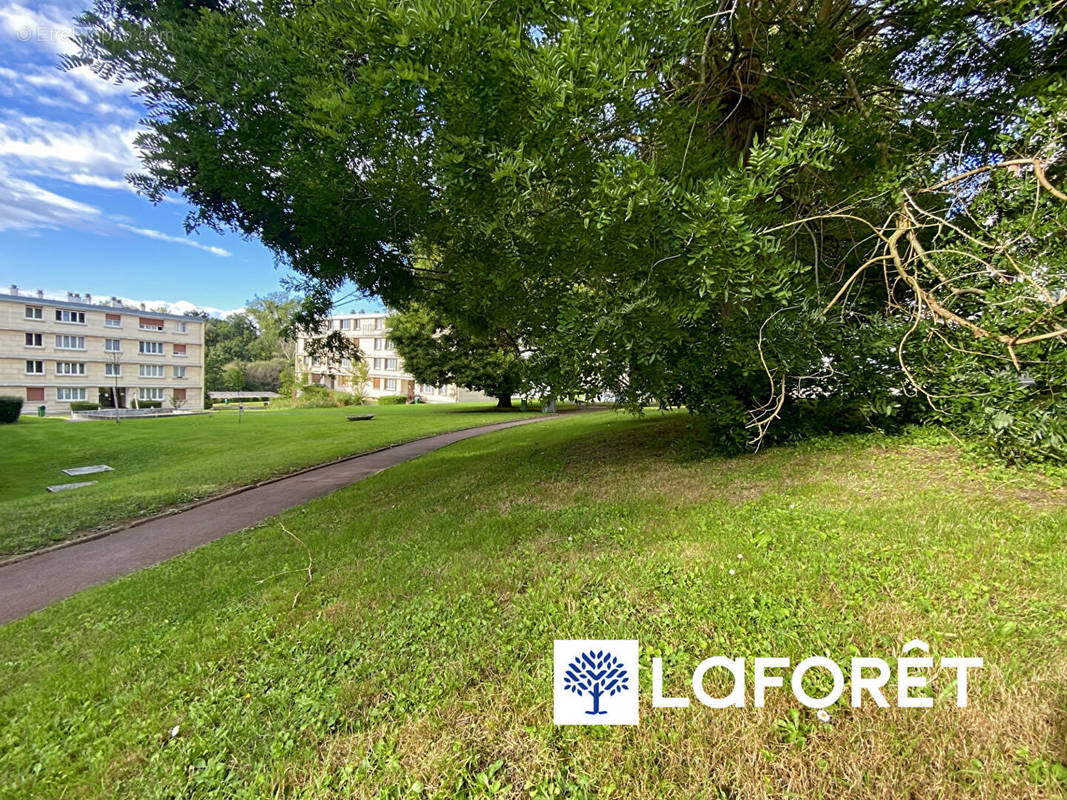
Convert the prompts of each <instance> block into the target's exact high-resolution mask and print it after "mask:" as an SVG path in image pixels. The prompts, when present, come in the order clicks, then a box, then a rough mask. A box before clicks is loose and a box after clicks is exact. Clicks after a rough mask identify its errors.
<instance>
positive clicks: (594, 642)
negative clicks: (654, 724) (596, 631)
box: [552, 639, 639, 725]
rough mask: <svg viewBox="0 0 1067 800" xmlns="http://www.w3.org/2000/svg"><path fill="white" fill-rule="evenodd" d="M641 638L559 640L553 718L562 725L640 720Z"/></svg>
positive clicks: (554, 650) (554, 653)
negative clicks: (639, 667) (639, 677)
mask: <svg viewBox="0 0 1067 800" xmlns="http://www.w3.org/2000/svg"><path fill="white" fill-rule="evenodd" d="M637 670H638V645H637V640H636V639H556V640H555V642H554V643H553V648H552V678H553V683H552V699H553V713H552V718H553V720H554V721H555V723H556V724H557V725H636V724H637V723H638V705H639V703H638V679H637Z"/></svg>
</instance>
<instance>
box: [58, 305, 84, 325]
mask: <svg viewBox="0 0 1067 800" xmlns="http://www.w3.org/2000/svg"><path fill="white" fill-rule="evenodd" d="M56 322H72V323H74V324H76V325H84V324H85V312H84V311H67V310H66V309H62V308H57V309H56Z"/></svg>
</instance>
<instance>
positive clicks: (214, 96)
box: [74, 0, 1067, 443]
mask: <svg viewBox="0 0 1067 800" xmlns="http://www.w3.org/2000/svg"><path fill="white" fill-rule="evenodd" d="M84 23H85V32H84V34H83V35H82V36H81V45H82V52H81V55H80V56H79V57H78V58H76V59H74V61H75V62H76V63H85V64H89V65H91V66H92V67H93V68H94V69H96V70H98V71H99V72H100V73H101V74H103V75H105V76H107V77H117V78H127V79H130V80H134V81H137V82H138V84H139V86H140V92H141V94H142V96H143V97H144V99H145V100H146V102H147V103H148V105H149V109H150V114H149V118H148V125H149V131H148V133H146V134H145V135H144V136H142V137H141V139H140V141H139V144H140V146H141V148H142V150H143V151H144V154H145V165H146V169H147V172H146V174H145V175H142V176H140V177H139V178H138V179H137V182H138V184H139V186H140V187H141V188H142V189H143V190H144V191H146V192H147V193H148V194H149V195H150V196H154V197H161V196H163V195H164V194H166V193H167V192H171V191H176V192H181V193H182V194H184V196H185V197H186V198H187V199H188V200H189V201H191V202H192V203H193V205H194V207H195V208H196V212H195V213H194V215H193V217H192V219H191V220H190V222H191V223H192V224H209V225H216V226H229V227H233V228H236V229H238V230H240V231H242V232H244V233H246V234H249V235H254V236H257V237H259V238H261V239H262V240H263V241H264V242H265V243H266V244H267V245H268V246H269V247H271V248H272V249H273V250H274V251H275V252H276V253H277V254H278V255H279V256H280V257H281V258H283V259H284V260H286V261H287V262H288V263H289V264H290V265H291V266H292V267H293V268H294V269H295V270H296V271H297V272H298V273H300V274H303V275H304V276H306V278H307V284H306V286H304V287H303V289H304V291H305V292H306V295H307V297H308V303H307V305H306V307H305V314H304V317H303V319H304V322H305V324H308V325H310V324H312V322H313V319H312V318H313V317H315V316H321V314H323V313H325V310H326V309H327V308H328V307H329V302H330V296H331V294H332V292H333V291H335V290H336V289H337V288H338V287H340V286H341V285H342V283H343V282H344V281H346V280H349V279H350V280H352V281H354V282H355V284H356V285H357V287H358V288H360V289H362V290H364V291H370V292H374V293H376V294H378V295H380V296H381V297H382V298H383V299H384V300H385V301H386V302H387V303H388V304H390V305H391V306H394V307H401V308H404V307H407V306H409V305H410V304H412V303H413V302H416V301H417V302H419V303H422V304H423V305H424V306H427V307H429V308H432V309H433V311H434V313H437V314H440V315H442V316H443V318H444V319H446V320H449V321H451V322H455V323H457V324H459V323H462V326H463V327H465V328H470V329H475V330H507V331H509V332H510V333H511V334H512V335H513V336H514V337H515V338H516V340H517V341H520V342H522V345H523V347H524V348H525V349H527V350H528V351H529V353H530V359H529V368H530V369H531V370H535V371H536V372H537V374H538V375H539V377H540V378H541V379H542V380H543V381H544V382H546V383H547V384H549V385H550V386H551V388H552V390H553V391H554V392H555V393H558V394H564V393H567V392H579V391H581V392H586V393H600V392H603V391H612V392H614V393H616V394H617V395H618V396H620V397H621V398H623V399H624V401H625V402H626V403H627V404H629V405H631V406H632V407H635V408H637V407H640V406H642V405H644V404H647V403H660V404H665V405H679V404H684V405H686V406H688V407H689V408H691V409H694V410H698V411H703V412H705V416H706V418H708V419H712V420H715V421H716V423H717V424H718V425H719V426H720V428H721V431H719V432H718V433H717V434H716V435H717V436H720V437H721V438H723V439H724V442H727V443H729V442H732V443H739V442H744V441H761V440H762V438H763V437H764V436H766V435H768V432H771V435H773V431H775V430H778V431H783V432H786V433H791V432H792V433H795V432H805V431H808V430H822V429H827V428H833V427H835V426H843V425H852V424H866V423H868V422H872V421H874V422H877V421H879V420H883V419H886V418H889V417H891V416H892V415H893V414H902V413H909V414H919V413H923V414H929V415H932V416H934V417H938V418H947V419H955V420H960V419H972V418H973V417H974V415H975V414H986V415H987V416H990V419H998V420H1000V421H1001V422H1003V419H1004V417H1003V416H997V415H998V414H1000V415H1003V414H1009V415H1011V414H1012V413H1021V411H1020V409H1023V408H1036V407H1040V406H1041V404H1042V403H1046V402H1047V401H1048V398H1049V397H1051V396H1052V395H1051V392H1052V391H1053V390H1057V391H1058V390H1059V389H1060V387H1062V383H1063V381H1064V379H1065V367H1064V356H1063V352H1064V336H1063V334H1064V333H1067V319H1065V318H1064V314H1065V309H1064V305H1063V303H1061V302H1060V297H1061V292H1062V291H1063V289H1064V284H1065V280H1064V268H1063V259H1062V256H1057V254H1056V252H1055V250H1054V249H1050V247H1049V246H1048V243H1049V242H1054V241H1056V237H1057V236H1061V237H1062V235H1063V232H1064V230H1065V226H1064V222H1065V220H1064V215H1063V210H1062V207H1063V199H1062V197H1061V196H1057V195H1056V192H1055V191H1053V189H1054V188H1055V187H1056V186H1058V185H1060V184H1062V180H1061V179H1062V178H1063V177H1064V164H1065V163H1067V158H1064V147H1063V138H1062V137H1063V133H1062V132H1063V129H1064V125H1065V113H1067V112H1065V109H1067V104H1065V102H1064V96H1065V86H1067V54H1065V50H1067V44H1065V43H1067V30H1065V22H1064V16H1063V14H1062V3H1059V2H1056V0H954V1H953V2H936V1H935V0H737V1H736V2H734V1H733V0H731V2H725V1H724V2H711V3H708V2H697V0H653V2H651V3H646V4H643V5H641V6H640V7H634V6H633V4H631V3H622V2H618V0H563V2H558V3H557V2H553V3H541V2H538V3H531V2H525V1H524V0H503V2H489V1H488V0H408V2H403V3H399V4H398V3H395V2H385V0H368V2H363V3H359V4H351V3H341V2H337V0H315V1H314V2H309V3H302V4H296V5H294V4H291V3H288V2H278V1H277V0H266V1H265V2H258V1H257V2H246V1H245V0H234V1H233V2H228V3H225V4H222V3H217V2H214V1H213V0H211V1H209V2H193V3H190V2H185V0H181V1H179V0H136V2H134V1H133V0H100V2H97V4H96V5H95V6H94V8H93V10H92V12H90V13H89V14H88V15H87V16H86V18H85V19H84ZM1016 157H1018V158H1019V159H1022V158H1030V159H1033V160H1032V161H1030V162H1026V163H1029V166H1026V165H1025V163H1023V162H1022V161H1021V160H1020V161H1019V162H1018V163H1017V164H1015V166H1017V167H1018V169H1016V170H1015V171H1014V172H1011V171H1009V170H1007V169H1006V168H1005V169H1000V168H997V169H993V170H988V169H986V170H984V171H982V172H979V173H974V174H973V176H972V177H971V178H968V179H967V180H965V181H962V182H954V183H951V184H940V181H941V179H942V178H944V177H945V176H946V175H951V174H960V173H966V172H968V170H970V169H972V168H979V169H983V168H986V167H990V166H991V165H993V164H995V163H998V162H1002V161H1004V160H1007V161H1013V160H1015V159H1016ZM932 187H937V188H932ZM1050 187H1051V188H1050ZM1039 189H1040V191H1038V190H1039ZM979 209H984V210H985V212H986V213H982V214H979V213H977V211H978V210H979ZM1035 233H1036V234H1037V235H1035ZM1009 234H1011V235H1010V237H1009V238H1002V237H1004V236H1008V235H1009ZM426 253H432V254H434V255H433V257H432V258H429V259H427V258H426V257H425V256H424V254H426ZM967 262H970V263H971V264H972V267H973V268H968V267H967V266H966V263H967ZM1005 265H1007V266H1005ZM842 292H843V294H842ZM975 320H977V322H975ZM966 322H971V323H972V324H973V325H974V328H975V329H972V328H969V327H968V326H967V325H966V324H965V323H966ZM1034 336H1040V337H1043V338H1039V339H1034V338H1033V337H1034ZM1024 341H1025V343H1021V342H1024ZM920 343H921V346H919V345H920ZM974 353H977V355H974ZM916 359H917V360H916ZM961 372H963V373H964V374H972V375H974V376H976V377H974V378H973V379H967V380H964V381H963V382H962V383H961V382H959V381H956V380H955V378H954V376H957V375H959V374H961ZM1028 381H1032V382H1028ZM977 397H984V398H985V400H984V401H981V405H982V407H981V408H977V407H976V406H975V404H976V403H978V401H977V400H974V398H977ZM968 398H970V399H968ZM783 420H786V421H788V422H789V423H790V424H788V425H781V424H777V423H781V422H782V421H783ZM998 424H1000V423H998Z"/></svg>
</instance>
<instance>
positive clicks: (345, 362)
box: [341, 358, 352, 369]
mask: <svg viewBox="0 0 1067 800" xmlns="http://www.w3.org/2000/svg"><path fill="white" fill-rule="evenodd" d="M341 366H342V367H344V368H345V369H348V368H349V367H351V366H352V359H351V358H342V359H341Z"/></svg>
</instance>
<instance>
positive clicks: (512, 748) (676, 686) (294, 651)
mask: <svg viewBox="0 0 1067 800" xmlns="http://www.w3.org/2000/svg"><path fill="white" fill-rule="evenodd" d="M212 422H213V421H207V422H206V423H205V424H211V423H212ZM684 424H685V420H684V418H681V417H679V416H673V417H668V418H666V419H663V418H659V417H650V418H646V419H642V420H632V419H627V418H622V417H618V416H615V415H612V414H588V415H582V416H576V417H571V418H562V419H559V420H555V421H552V422H548V423H545V424H542V425H535V426H530V427H523V428H518V429H514V430H510V431H505V432H501V433H494V434H490V435H488V436H484V437H479V438H477V439H473V440H470V441H467V442H463V443H461V444H458V445H454V446H451V447H449V448H446V449H444V450H441V451H438V452H436V453H433V454H431V455H429V456H427V457H424V458H421V459H418V460H416V461H413V462H410V463H408V464H404V465H401V466H399V467H395V468H393V469H390V470H388V471H387V472H384V473H382V474H380V475H377V476H375V477H373V478H371V479H368V480H366V481H364V482H361V483H359V484H356V485H354V486H352V487H349V488H348V489H345V490H343V491H340V492H337V493H335V494H333V495H330V496H328V497H325V498H322V499H320V500H317V501H315V502H312V503H310V504H308V505H306V506H304V507H301V508H299V509H294V510H292V511H290V512H288V513H286V514H285V515H283V516H282V517H280V518H278V519H277V520H272V521H269V522H268V523H266V524H264V525H262V526H259V527H257V528H254V529H250V530H248V531H244V532H241V533H238V534H234V535H232V536H230V537H227V538H226V539H223V540H220V541H219V542H216V543H214V544H211V545H209V546H206V547H203V548H201V549H199V550H196V551H194V552H192V553H190V554H187V555H185V556H183V557H181V558H178V559H175V560H173V561H171V562H168V563H166V564H163V565H160V566H158V567H155V568H152V569H149V570H145V571H144V572H141V573H138V574H135V575H132V576H129V577H127V578H125V579H122V580H119V581H116V582H114V583H112V584H110V585H107V586H103V587H98V588H95V589H92V590H89V591H85V592H83V593H81V594H79V595H77V596H75V597H73V598H70V599H68V600H66V601H64V602H62V603H60V604H58V605H56V606H54V607H52V608H50V609H47V610H45V611H43V612H40V613H37V614H35V615H33V616H31V617H29V618H26V619H24V620H21V621H18V622H15V623H12V624H10V625H8V626H6V627H4V628H2V629H0V654H2V655H0V687H2V688H0V796H3V797H12V798H29V797H33V798H52V797H56V798H58V797H64V798H79V797H108V798H112V797H116V798H138V800H143V799H145V798H164V797H168V798H170V797H220V798H221V797H225V798H267V797H286V798H350V797H356V798H363V797H366V798H370V797H380V798H415V797H441V798H457V799H458V798H489V797H509V798H648V799H649V800H652V799H653V798H657V799H658V798H675V797H679V798H681V797H684V798H759V797H775V798H786V797H794V798H843V797H849V798H890V797H892V798H898V797H900V798H903V797H907V798H913V799H918V798H977V797H984V798H1008V797H1010V798H1061V797H1063V796H1064V791H1065V790H1067V768H1065V767H1064V760H1065V758H1067V753H1065V747H1067V744H1065V742H1067V736H1065V732H1067V689H1065V686H1067V604H1065V600H1064V598H1065V597H1067V546H1065V545H1067V482H1065V481H1064V480H1063V478H1062V477H1047V476H1046V477H1042V476H1040V475H1038V474H1035V473H1024V472H1018V471H1010V470H991V469H986V468H983V467H981V466H979V465H976V464H975V463H974V462H971V461H969V460H967V459H965V458H964V457H962V456H960V455H959V454H958V453H957V452H956V450H955V449H954V448H953V447H951V446H950V445H948V444H946V443H945V442H944V441H941V440H938V439H936V438H933V437H931V436H929V435H927V436H919V435H913V436H911V437H909V438H905V439H895V440H894V439H885V438H881V437H874V436H871V437H851V438H845V439H839V440H836V441H832V442H816V443H811V444H806V445H803V446H800V447H796V448H776V449H771V450H768V451H766V452H763V453H760V454H758V455H754V456H745V457H741V458H734V459H712V460H708V461H703V462H685V461H680V460H678V459H677V458H675V457H674V455H673V453H674V452H675V451H674V449H673V442H674V440H675V439H676V438H677V437H678V436H679V434H680V431H681V428H682V427H683V426H684ZM346 430H347V429H346ZM282 525H284V526H285V527H286V528H287V529H288V530H289V531H291V532H292V533H293V534H295V535H296V536H298V537H300V538H301V539H302V540H303V542H305V543H306V545H307V547H308V548H309V550H310V552H311V554H312V559H313V564H314V572H313V575H314V577H313V579H312V580H311V582H310V584H308V583H307V576H306V573H305V572H304V568H305V566H306V563H307V558H308V555H307V551H305V549H304V548H303V547H302V546H301V545H300V544H299V543H298V542H297V541H295V540H294V539H293V538H292V537H290V536H289V535H287V534H286V533H285V531H283V529H282V527H281V526H282ZM739 556H740V558H739ZM730 570H733V574H731V572H730ZM555 638H607V639H610V638H637V639H639V640H640V643H641V675H640V685H641V714H642V720H641V724H640V725H639V726H637V727H609V728H588V727H580V728H563V727H555V726H553V724H552V689H551V669H552V666H551V660H552V640H553V639H555ZM912 638H922V639H924V640H926V641H928V642H930V643H931V645H932V649H933V655H934V657H935V658H940V657H942V656H945V655H949V654H959V655H979V656H982V657H983V658H984V659H985V664H986V666H985V668H984V669H982V670H978V671H976V672H973V673H972V676H971V686H970V701H971V705H970V707H969V708H965V709H961V708H957V707H956V706H955V704H954V703H953V702H952V698H953V697H954V690H953V688H952V686H951V685H950V684H949V679H950V676H949V675H948V674H946V673H940V674H936V675H934V676H933V679H932V691H933V693H934V695H935V696H936V697H938V698H939V701H938V702H937V703H936V705H935V707H934V708H933V709H899V708H888V709H879V708H874V707H871V706H869V705H868V707H865V708H862V709H853V708H851V707H849V706H848V705H846V703H847V696H848V693H847V691H846V694H845V697H846V700H845V701H844V702H842V703H839V704H838V705H837V706H835V707H832V708H830V709H829V711H830V713H831V715H832V716H831V720H830V722H829V724H823V723H821V722H819V721H818V720H817V719H816V716H815V713H814V711H811V710H808V709H804V708H801V707H800V706H799V704H798V703H797V702H796V701H795V700H793V699H792V696H791V694H788V693H787V692H785V691H782V690H774V689H772V690H770V692H769V697H768V703H767V706H766V707H765V708H762V709H756V708H753V707H752V704H751V687H750V688H749V693H750V700H749V704H748V707H746V708H744V709H729V710H716V711H713V710H710V709H707V708H704V707H703V706H700V705H698V704H696V703H695V702H694V703H693V705H692V706H691V707H690V708H688V709H652V708H651V707H650V702H649V697H650V678H651V674H650V673H651V669H650V663H651V662H650V660H651V658H652V657H653V656H662V657H663V658H664V659H665V660H666V665H667V668H666V671H667V675H668V686H667V690H668V693H673V694H680V693H685V694H689V692H688V691H686V686H685V684H686V682H687V679H686V678H685V677H683V676H687V675H688V674H689V673H691V672H692V670H693V668H694V667H695V666H696V664H697V663H698V662H699V661H700V660H701V659H703V658H706V657H708V656H711V655H716V654H722V655H730V656H745V657H748V658H751V657H752V656H755V655H777V656H788V657H790V658H792V659H793V662H794V663H796V661H797V660H798V659H799V658H801V657H805V656H809V655H827V656H829V657H831V658H833V659H834V660H836V661H838V662H842V663H847V660H848V659H849V658H850V657H851V656H852V655H854V654H862V655H872V656H882V657H884V658H886V659H888V660H890V663H892V662H893V659H894V657H895V656H896V654H897V653H898V652H899V648H900V647H901V645H902V644H903V643H904V642H906V641H908V640H910V639H912ZM787 686H788V680H787ZM709 688H712V689H713V688H714V682H713V681H709ZM723 693H725V692H723ZM887 694H892V695H894V696H895V692H893V684H892V682H891V684H890V687H889V691H888V692H887ZM174 728H177V735H175V736H173V737H172V736H171V731H172V729H174Z"/></svg>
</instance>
